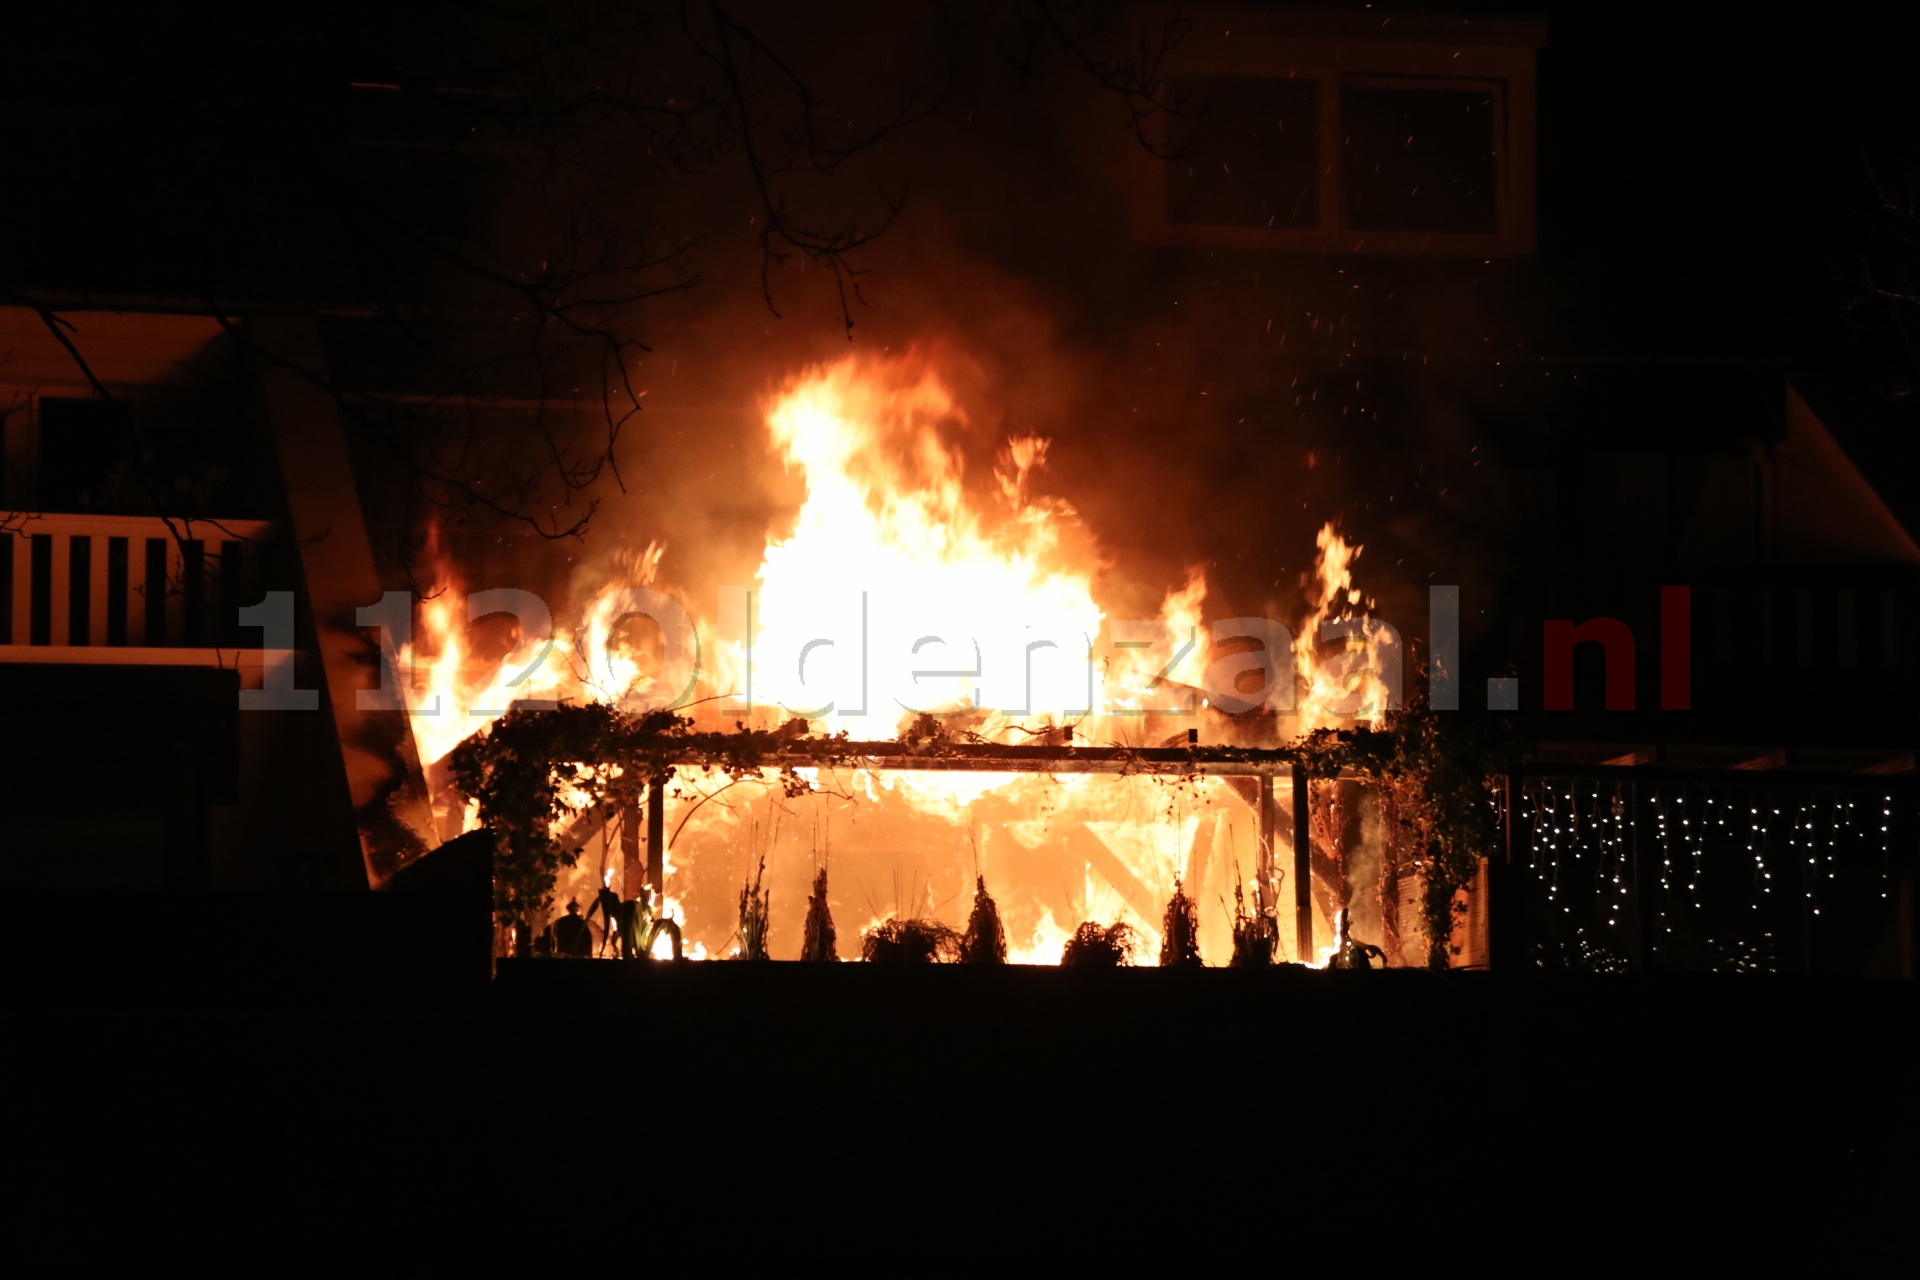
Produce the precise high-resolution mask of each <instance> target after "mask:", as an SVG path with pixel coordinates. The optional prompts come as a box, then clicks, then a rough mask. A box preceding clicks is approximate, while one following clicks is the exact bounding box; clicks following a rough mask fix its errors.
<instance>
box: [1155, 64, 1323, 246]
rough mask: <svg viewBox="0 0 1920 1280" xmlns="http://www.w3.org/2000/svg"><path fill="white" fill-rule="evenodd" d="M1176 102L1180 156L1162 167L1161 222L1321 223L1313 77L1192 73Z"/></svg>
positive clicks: (1177, 87)
mask: <svg viewBox="0 0 1920 1280" xmlns="http://www.w3.org/2000/svg"><path fill="white" fill-rule="evenodd" d="M1173 90H1174V94H1175V100H1176V101H1181V102H1185V103H1187V104H1189V106H1190V107H1191V108H1192V109H1193V110H1194V111H1196V112H1198V114H1197V115H1194V116H1192V117H1180V118H1176V120H1175V122H1174V127H1173V134H1174V136H1175V137H1176V138H1179V137H1180V136H1181V134H1182V132H1183V130H1184V133H1185V137H1186V142H1185V144H1184V146H1183V147H1182V150H1181V154H1180V155H1179V156H1177V157H1175V158H1174V159H1171V160H1168V161H1167V162H1166V166H1167V221H1168V222H1170V223H1174V224H1176V225H1187V226H1193V225H1198V226H1216V227H1312V226H1316V225H1318V224H1319V220H1320V201H1319V183H1318V180H1317V178H1316V170H1317V169H1318V167H1319V155H1320V143H1319V127H1318V126H1319V114H1320V112H1319V86H1318V85H1317V83H1316V82H1315V81H1312V80H1272V79H1249V78H1243V77H1230V76H1190V77H1183V78H1180V79H1176V80H1175V81H1174V82H1173Z"/></svg>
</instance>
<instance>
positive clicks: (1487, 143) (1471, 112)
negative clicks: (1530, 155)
mask: <svg viewBox="0 0 1920 1280" xmlns="http://www.w3.org/2000/svg"><path fill="white" fill-rule="evenodd" d="M1340 112H1341V120H1340V124H1341V132H1342V135H1343V149H1342V153H1341V165H1342V168H1343V170H1344V174H1343V176H1344V180H1345V185H1346V201H1347V207H1346V213H1347V225H1348V226H1349V227H1352V228H1354V229H1356V230H1360V231H1431V232H1465V233H1470V234H1479V235H1493V234H1495V233H1496V232H1498V231H1499V229H1500V226H1499V206H1498V199H1497V195H1498V193H1497V191H1496V189H1495V179H1496V175H1495V169H1494V129H1495V125H1496V123H1497V122H1496V118H1495V117H1496V100H1495V95H1494V91H1493V90H1492V89H1413V88H1408V89H1397V88H1376V87H1371V86H1369V87H1366V88H1349V89H1347V90H1345V91H1344V92H1343V93H1342V94H1341V95H1340Z"/></svg>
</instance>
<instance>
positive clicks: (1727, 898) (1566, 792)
mask: <svg viewBox="0 0 1920 1280" xmlns="http://www.w3.org/2000/svg"><path fill="white" fill-rule="evenodd" d="M1878 799H1879V802H1880V815H1879V817H1880V821H1879V822H1878V823H1877V824H1875V823H1873V822H1871V820H1870V819H1867V818H1865V817H1864V813H1865V812H1867V810H1866V808H1865V806H1866V805H1867V804H1870V803H1871V799H1870V798H1868V797H1865V796H1863V795H1862V794H1861V793H1860V792H1859V791H1858V790H1856V789H1849V788H1842V787H1769V786H1765V785H1757V784H1730V783H1717V782H1715V783H1675V782H1662V783H1657V784H1655V783H1647V784H1641V783H1636V782H1633V781H1612V780H1593V779H1573V778H1532V779H1528V780H1527V782H1526V784H1525V786H1524V788H1523V789H1522V791H1521V793H1520V795H1519V796H1517V797H1516V798H1515V806H1516V813H1515V819H1516V821H1517V822H1518V823H1519V824H1521V828H1520V830H1521V832H1524V837H1523V838H1524V841H1525V844H1524V848H1525V850H1526V865H1527V867H1528V869H1529V870H1530V871H1531V873H1532V875H1533V877H1534V881H1535V884H1536V886H1537V887H1538V889H1539V891H1540V898H1541V899H1542V902H1541V905H1542V906H1543V907H1544V908H1545V909H1546V912H1547V914H1548V916H1549V917H1550V922H1549V928H1548V935H1549V936H1551V935H1553V934H1558V935H1559V937H1558V939H1557V941H1555V942H1553V943H1551V944H1549V943H1545V942H1542V943H1539V944H1536V959H1537V961H1538V962H1539V963H1541V964H1547V963H1549V962H1550V960H1551V961H1552V962H1557V963H1561V964H1568V965H1572V966H1575V967H1580V968H1591V969H1600V970H1616V969H1625V968H1626V967H1628V960H1627V957H1628V956H1629V955H1630V954H1631V953H1632V951H1633V950H1634V947H1633V938H1632V930H1633V927H1634V924H1635V920H1634V910H1633V893H1634V890H1635V886H1636V881H1638V882H1639V884H1638V887H1639V891H1640V892H1641V893H1642V894H1643V895H1644V896H1645V902H1644V904H1643V910H1642V912H1641V913H1640V921H1639V923H1640V924H1641V926H1642V927H1643V928H1644V929H1645V931H1646V936H1645V937H1643V938H1642V939H1641V943H1642V947H1643V949H1644V951H1645V952H1646V953H1647V954H1648V955H1650V956H1651V958H1653V959H1655V960H1657V961H1660V962H1664V963H1677V964H1681V965H1684V966H1686V967H1706V968H1712V969H1733V970H1741V971H1752V970H1773V969H1775V968H1777V967H1779V964H1780V958H1779V956H1778V954H1777V944H1778V942H1779V938H1778V937H1777V936H1776V935H1777V932H1778V927H1779V925H1780V924H1781V922H1782V921H1781V918H1782V916H1783V915H1788V916H1790V913H1792V912H1795V911H1800V912H1804V913H1805V915H1806V916H1807V917H1809V920H1808V921H1807V922H1803V923H1801V924H1800V925H1798V926H1797V927H1796V928H1795V929H1793V930H1791V931H1790V932H1789V935H1788V936H1796V935H1806V934H1807V933H1808V931H1810V930H1811V929H1812V927H1813V926H1812V924H1811V920H1812V919H1817V918H1819V917H1821V916H1822V915H1823V913H1824V912H1826V911H1827V910H1828V909H1829V907H1831V906H1832V905H1833V902H1834V901H1835V900H1836V899H1837V896H1838V894H1839V893H1840V891H1841V889H1842V887H1843V885H1846V886H1852V887H1853V888H1854V889H1855V890H1856V891H1857V890H1858V889H1864V888H1867V887H1868V885H1867V883H1866V882H1865V881H1863V879H1862V878H1863V877H1871V879H1872V884H1871V889H1872V891H1873V892H1874V893H1875V895H1876V896H1878V897H1879V898H1881V899H1886V898H1888V897H1890V896H1891V894H1892V883H1893V876H1892V865H1891V864H1892V832H1893V796H1892V794H1891V793H1890V792H1887V793H1882V794H1881V795H1879V796H1878ZM1876 827H1877V829H1876ZM1516 834H1519V833H1516ZM1636 872H1637V874H1636ZM1803 945H1804V943H1803ZM1547 950H1551V951H1555V952H1557V954H1554V955H1551V956H1549V955H1548V954H1545V953H1544V952H1545V951H1547Z"/></svg>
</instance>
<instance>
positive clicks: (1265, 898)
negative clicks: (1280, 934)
mask: <svg viewBox="0 0 1920 1280" xmlns="http://www.w3.org/2000/svg"><path fill="white" fill-rule="evenodd" d="M1279 839H1280V831H1279V822H1278V821H1277V818H1276V815H1275V813H1274V807H1273V775H1272V774H1262V775H1260V853H1259V858H1260V864H1259V866H1258V867H1256V868H1255V869H1254V882H1255V884H1256V885H1257V886H1258V892H1259V895H1260V912H1261V914H1262V915H1271V914H1272V913H1273V912H1274V911H1276V910H1277V909H1278V906H1279V888H1278V886H1277V885H1275V883H1274V872H1275V870H1276V869H1277V868H1278V866H1279V863H1278V860H1277V858H1276V855H1275V849H1276V846H1277V845H1278V843H1279Z"/></svg>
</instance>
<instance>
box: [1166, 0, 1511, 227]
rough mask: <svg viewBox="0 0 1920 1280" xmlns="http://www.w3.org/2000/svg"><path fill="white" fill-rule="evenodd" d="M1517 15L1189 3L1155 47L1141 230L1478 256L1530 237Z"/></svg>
mask: <svg viewBox="0 0 1920 1280" xmlns="http://www.w3.org/2000/svg"><path fill="white" fill-rule="evenodd" d="M1543 35H1544V33H1543V32H1542V30H1541V29H1540V27H1539V26H1538V25H1537V24H1532V23H1511V22H1502V23H1472V22H1465V21H1460V20H1443V19H1433V20H1421V21H1414V20H1402V21H1401V22H1396V21H1394V20H1392V19H1385V20H1382V19H1372V18H1368V19H1362V20H1361V21H1360V22H1359V23H1358V24H1353V23H1349V22H1346V21H1345V20H1342V19H1338V18H1333V19H1328V18H1324V17H1323V18H1314V17H1310V16H1307V17H1303V16H1294V17H1286V16H1279V15H1260V16H1258V17H1250V16H1249V15H1245V14H1234V15H1218V14H1216V15H1211V16H1202V17H1200V18H1197V19H1195V20H1194V28H1193V30H1192V32H1191V34H1190V35H1189V37H1188V39H1187V40H1186V41H1185V42H1184V43H1183V44H1182V45H1181V46H1180V47H1179V48H1178V49H1177V50H1176V51H1175V53H1174V54H1173V55H1172V56H1171V57H1170V58H1169V59H1168V66H1167V76H1168V86H1169V88H1170V90H1171V97H1172V99H1173V101H1174V102H1175V103H1176V104H1177V109H1176V112H1175V113H1173V114H1170V115H1169V116H1167V117H1166V118H1164V119H1162V120H1160V121H1158V122H1157V124H1158V126H1159V130H1160V132H1159V134H1158V136H1157V138H1156V141H1158V142H1159V143H1160V146H1161V150H1162V152H1163V154H1164V155H1165V158H1154V157H1147V158H1144V159H1143V160H1142V161H1141V162H1140V163H1141V172H1140V183H1139V188H1138V191H1137V196H1136V208H1135V231H1136V235H1137V236H1138V238H1140V239H1143V240H1147V241H1150V242H1154V243H1160V244H1179V245H1194V246H1205V247H1229V248H1254V249H1258V248H1269V249H1312V250H1321V251H1332V252H1343V253H1433V254H1458V255H1463V256H1466V255H1472V256H1481V257H1494V256H1508V255H1514V254H1522V253H1527V252H1530V251H1531V250H1532V247H1533V128H1534V126H1533V71H1534V50H1535V49H1536V48H1537V47H1538V46H1539V45H1540V44H1541V43H1542V41H1543Z"/></svg>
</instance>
